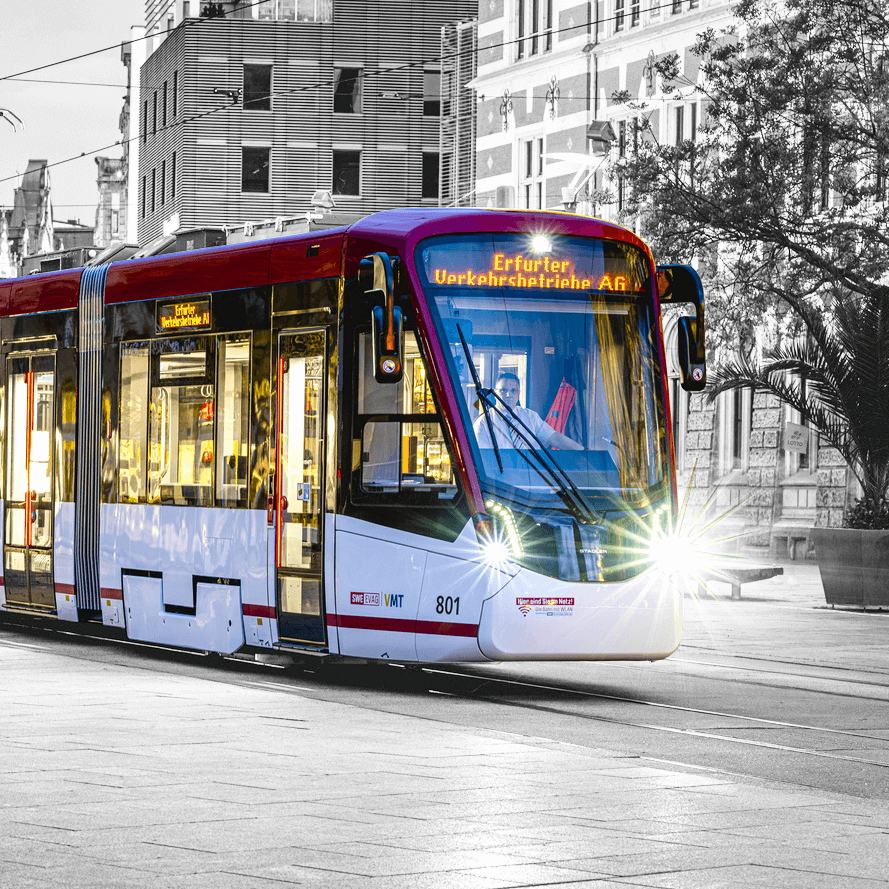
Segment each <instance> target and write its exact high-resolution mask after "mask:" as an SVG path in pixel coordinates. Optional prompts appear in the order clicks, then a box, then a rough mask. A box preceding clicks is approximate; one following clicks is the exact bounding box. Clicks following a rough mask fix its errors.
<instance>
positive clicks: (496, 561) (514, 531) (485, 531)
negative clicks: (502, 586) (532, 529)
mask: <svg viewBox="0 0 889 889" xmlns="http://www.w3.org/2000/svg"><path fill="white" fill-rule="evenodd" d="M485 508H486V509H487V510H488V515H486V516H484V515H480V516H477V517H476V521H475V530H476V534H477V535H478V539H479V543H480V544H481V547H482V554H483V556H484V559H485V561H486V562H487V563H488V564H489V565H502V564H503V563H504V562H510V561H512V560H513V559H515V558H516V557H517V556H521V555H523V554H524V549H523V548H522V538H521V536H520V535H519V531H518V528H517V527H516V522H515V518H514V516H513V514H512V510H511V509H510V508H509V507H507V506H504V505H503V504H502V503H498V502H497V501H496V500H486V501H485Z"/></svg>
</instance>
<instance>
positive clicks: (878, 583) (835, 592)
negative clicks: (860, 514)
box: [812, 528, 889, 608]
mask: <svg viewBox="0 0 889 889" xmlns="http://www.w3.org/2000/svg"><path fill="white" fill-rule="evenodd" d="M812 539H813V541H814V543H815V560H816V561H817V562H818V570H819V571H820V573H821V583H822V585H823V587H824V598H825V599H826V600H827V604H828V605H853V606H856V607H858V608H889V531H860V530H858V529H854V528H813V529H812Z"/></svg>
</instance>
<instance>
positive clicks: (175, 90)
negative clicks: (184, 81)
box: [170, 71, 179, 116]
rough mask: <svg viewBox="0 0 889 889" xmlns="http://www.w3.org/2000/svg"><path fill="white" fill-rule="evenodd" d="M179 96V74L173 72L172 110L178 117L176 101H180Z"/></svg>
mask: <svg viewBox="0 0 889 889" xmlns="http://www.w3.org/2000/svg"><path fill="white" fill-rule="evenodd" d="M178 94H179V72H178V71H174V72H173V101H172V102H171V103H170V110H171V111H172V112H173V115H174V116H175V115H176V111H177V108H176V100H177V99H178Z"/></svg>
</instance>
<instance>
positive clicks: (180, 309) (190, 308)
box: [157, 295, 213, 333]
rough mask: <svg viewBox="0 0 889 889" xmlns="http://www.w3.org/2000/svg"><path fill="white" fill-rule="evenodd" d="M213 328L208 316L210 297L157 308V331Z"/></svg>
mask: <svg viewBox="0 0 889 889" xmlns="http://www.w3.org/2000/svg"><path fill="white" fill-rule="evenodd" d="M212 326H213V322H212V316H211V314H210V297H209V295H208V296H207V297H206V298H202V299H188V300H180V301H178V302H174V303H167V304H166V305H161V306H158V307H157V330H158V333H163V332H164V331H172V330H175V331H182V332H189V331H197V330H210V329H211V328H212Z"/></svg>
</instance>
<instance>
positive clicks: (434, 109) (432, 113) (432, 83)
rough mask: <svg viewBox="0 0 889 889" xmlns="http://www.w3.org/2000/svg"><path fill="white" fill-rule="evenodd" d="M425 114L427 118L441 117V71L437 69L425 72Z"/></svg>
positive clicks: (429, 69) (428, 69)
mask: <svg viewBox="0 0 889 889" xmlns="http://www.w3.org/2000/svg"><path fill="white" fill-rule="evenodd" d="M423 114H424V115H425V116H426V117H440V116H441V71H439V70H437V69H433V68H427V69H425V70H424V71H423Z"/></svg>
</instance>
